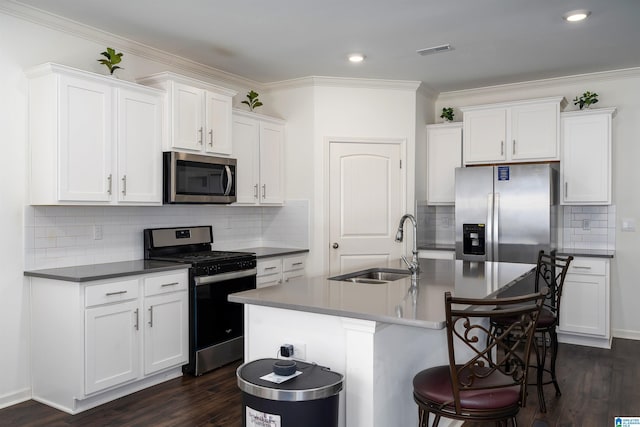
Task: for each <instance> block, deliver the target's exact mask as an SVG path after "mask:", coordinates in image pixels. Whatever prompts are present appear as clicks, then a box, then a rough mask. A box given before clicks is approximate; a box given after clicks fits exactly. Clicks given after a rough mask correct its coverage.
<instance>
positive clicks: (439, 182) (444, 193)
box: [427, 123, 462, 205]
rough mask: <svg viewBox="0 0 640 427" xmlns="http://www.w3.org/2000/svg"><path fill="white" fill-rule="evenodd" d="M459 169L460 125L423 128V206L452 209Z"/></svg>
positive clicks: (460, 161) (452, 124)
mask: <svg viewBox="0 0 640 427" xmlns="http://www.w3.org/2000/svg"><path fill="white" fill-rule="evenodd" d="M461 166H462V123H448V124H438V125H429V126H427V203H428V204H430V205H453V204H454V202H455V178H456V174H455V171H456V168H459V167H461Z"/></svg>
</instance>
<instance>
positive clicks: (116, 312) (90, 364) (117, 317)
mask: <svg viewBox="0 0 640 427" xmlns="http://www.w3.org/2000/svg"><path fill="white" fill-rule="evenodd" d="M139 321H140V319H139V311H138V300H132V301H128V302H123V303H118V304H111V305H104V306H99V307H94V308H88V309H86V310H85V337H84V339H85V374H86V375H85V394H91V393H93V392H96V391H100V390H104V389H106V388H109V387H112V386H115V385H118V384H122V383H125V382H127V381H131V380H134V379H136V378H137V377H138V376H139V374H140V342H139V332H138V329H139Z"/></svg>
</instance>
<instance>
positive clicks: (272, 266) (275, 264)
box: [257, 258, 282, 277]
mask: <svg viewBox="0 0 640 427" xmlns="http://www.w3.org/2000/svg"><path fill="white" fill-rule="evenodd" d="M257 269H258V273H257V275H258V277H260V276H265V275H267V274H278V273H281V272H282V258H271V259H267V260H263V261H258V266H257Z"/></svg>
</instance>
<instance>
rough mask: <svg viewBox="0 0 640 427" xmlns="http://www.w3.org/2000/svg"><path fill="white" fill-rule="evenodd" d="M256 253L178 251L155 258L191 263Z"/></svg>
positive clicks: (247, 255) (241, 256)
mask: <svg viewBox="0 0 640 427" xmlns="http://www.w3.org/2000/svg"><path fill="white" fill-rule="evenodd" d="M254 256H255V255H254V254H253V253H250V252H226V251H207V252H193V253H178V254H173V255H169V256H163V257H153V258H154V259H160V258H162V260H164V261H178V262H190V263H202V262H211V261H224V260H231V259H237V258H246V257H254Z"/></svg>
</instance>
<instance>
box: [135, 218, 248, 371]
mask: <svg viewBox="0 0 640 427" xmlns="http://www.w3.org/2000/svg"><path fill="white" fill-rule="evenodd" d="M212 243H213V231H212V229H211V226H196V227H176V228H152V229H146V230H144V258H145V259H154V260H162V261H174V262H180V263H188V264H191V268H190V269H189V281H190V285H189V364H187V365H185V366H184V367H183V371H184V372H186V373H190V374H193V375H202V374H203V373H205V372H207V371H210V370H212V369H215V368H218V367H220V366H222V365H225V364H227V363H229V362H232V361H234V360H238V359H241V358H242V356H243V349H244V346H243V336H242V333H243V329H244V311H243V310H244V308H243V305H242V304H235V303H230V302H229V301H227V296H228V295H229V294H232V293H234V292H240V291H245V290H248V289H255V287H256V256H255V254H253V253H248V252H223V251H213V250H212V249H211V244H212Z"/></svg>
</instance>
